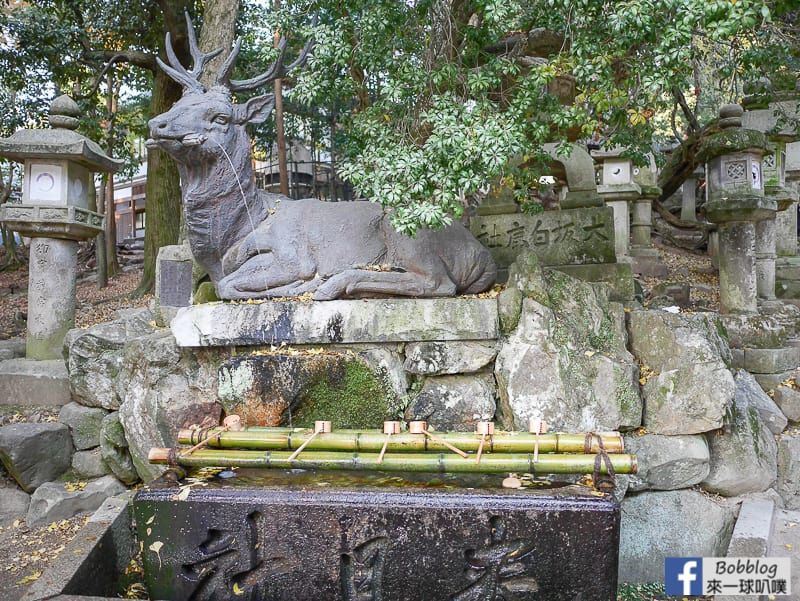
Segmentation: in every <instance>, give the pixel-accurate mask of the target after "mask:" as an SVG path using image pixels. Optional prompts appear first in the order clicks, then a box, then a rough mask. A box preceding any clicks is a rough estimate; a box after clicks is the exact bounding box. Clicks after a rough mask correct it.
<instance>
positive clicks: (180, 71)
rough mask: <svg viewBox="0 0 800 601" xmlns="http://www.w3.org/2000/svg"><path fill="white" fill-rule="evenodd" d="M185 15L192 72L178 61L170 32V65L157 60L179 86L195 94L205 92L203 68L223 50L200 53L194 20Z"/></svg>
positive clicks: (168, 52)
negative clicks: (201, 75)
mask: <svg viewBox="0 0 800 601" xmlns="http://www.w3.org/2000/svg"><path fill="white" fill-rule="evenodd" d="M184 15H185V16H186V29H187V31H188V34H189V52H190V53H191V55H192V60H193V63H194V64H193V66H192V70H191V72H190V71H187V70H186V67H184V66H183V65H181V62H180V60H178V57H177V56H176V55H175V50H174V49H173V48H172V39H171V37H170V34H169V32H167V39H166V51H167V58H168V59H169V65H167V64H166V63H164V61H162V60H161V59H160V58H156V61H157V62H158V66H159V67H161V68H162V69H163V70H164V72H165V73H167V75H169V76H170V77H171V78H172V79H174V80H175V81H177V82H178V83H179V84H181V85H183V87H184V88H186V89H187V90H192V91H194V92H205V89H204V88H203V86H202V84H201V83H200V74H201V73H202V72H203V68H204V67H205V66H206V63H208V61H210V60H211V59H212V58H214V57H215V56H217V55H219V54H220V53H221V52H222V48H218V49H217V50H212V51H211V52H206V53H203V52H200V48H199V47H198V46H197V37H196V36H195V34H194V27H193V26H192V20H191V19H190V18H189V13H188V12H186V13H184ZM237 53H238V49H237Z"/></svg>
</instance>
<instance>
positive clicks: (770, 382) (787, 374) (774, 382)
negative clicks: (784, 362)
mask: <svg viewBox="0 0 800 601" xmlns="http://www.w3.org/2000/svg"><path fill="white" fill-rule="evenodd" d="M793 375H794V371H784V372H782V373H778V374H753V377H754V378H755V379H756V382H758V385H759V386H761V388H762V389H763V390H764V392H766V393H769V391H770V390H772V391H774V390H775V389H776V388H777V387H778V386H780V385H781V384H782V383H783V382H785V381H786V380H788V379H789V378H791V377H792V376H793Z"/></svg>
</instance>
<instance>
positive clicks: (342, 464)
mask: <svg viewBox="0 0 800 601" xmlns="http://www.w3.org/2000/svg"><path fill="white" fill-rule="evenodd" d="M169 453H170V450H169V449H152V450H151V452H150V462H151V463H164V464H166V463H169ZM173 454H174V461H175V463H177V464H178V465H180V466H182V467H255V468H276V469H308V470H358V471H361V470H368V471H390V472H396V471H402V472H439V473H445V472H447V473H498V472H499V473H503V472H522V473H534V474H586V473H591V472H592V471H593V470H594V466H595V459H596V458H597V455H590V454H582V453H581V454H570V455H566V454H555V453H551V454H546V455H539V460H538V461H537V462H534V461H533V453H516V454H511V453H494V454H490V455H483V456H482V457H481V461H480V462H479V463H478V462H476V461H475V457H474V456H470V457H469V458H467V459H464V458H462V457H459V456H458V455H455V454H453V453H449V452H448V453H424V454H423V453H392V454H387V455H385V456H384V458H383V461H382V462H379V461H378V453H344V452H342V453H339V452H333V451H312V450H305V451H303V453H301V454H300V456H298V457H297V458H296V459H293V460H291V461H290V460H289V456H290V455H291V453H290V452H288V451H236V450H214V449H201V450H197V451H194V452H193V453H192V454H191V455H188V456H182V455H181V453H180V449H175V450H174V451H173ZM608 457H609V459H610V460H611V464H612V465H613V466H614V471H615V472H617V473H619V474H631V473H635V472H636V456H635V455H627V454H612V455H609V456H608ZM600 468H601V473H604V474H605V473H607V469H606V465H605V462H600Z"/></svg>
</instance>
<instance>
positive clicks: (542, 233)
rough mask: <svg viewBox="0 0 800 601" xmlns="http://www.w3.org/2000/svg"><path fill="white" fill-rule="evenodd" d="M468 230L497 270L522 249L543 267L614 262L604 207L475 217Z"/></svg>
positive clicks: (610, 216)
mask: <svg viewBox="0 0 800 601" xmlns="http://www.w3.org/2000/svg"><path fill="white" fill-rule="evenodd" d="M470 229H471V230H472V233H473V235H474V236H475V237H476V238H477V239H478V240H479V241H480V242H481V243H482V244H483V245H484V246H486V247H487V248H488V249H489V251H490V252H491V253H492V257H493V258H494V260H495V262H496V263H497V265H498V267H501V268H503V267H508V266H509V265H510V264H511V263H513V262H514V260H515V259H516V258H517V255H519V253H520V252H522V251H524V250H532V251H533V252H534V253H536V255H537V256H538V257H539V261H540V263H541V264H542V265H544V266H553V265H579V264H583V263H613V262H614V261H616V254H615V251H614V218H613V213H612V210H611V209H610V208H607V207H597V208H582V209H565V210H561V211H544V212H543V213H539V214H537V215H524V214H515V215H486V216H478V217H473V218H472V220H471V222H470Z"/></svg>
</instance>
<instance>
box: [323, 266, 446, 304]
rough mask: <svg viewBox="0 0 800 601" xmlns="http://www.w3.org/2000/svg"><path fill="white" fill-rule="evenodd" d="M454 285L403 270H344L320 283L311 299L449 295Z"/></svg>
mask: <svg viewBox="0 0 800 601" xmlns="http://www.w3.org/2000/svg"><path fill="white" fill-rule="evenodd" d="M455 290H456V287H455V284H454V283H453V282H452V281H450V280H446V281H445V282H442V283H439V284H437V283H436V282H435V281H434V280H432V279H431V278H429V277H426V276H424V275H420V274H418V273H412V272H403V271H372V270H368V269H348V270H346V271H342V272H341V273H337V274H336V275H334V276H332V277H331V278H329V279H328V280H327V281H326V282H325V283H323V284H321V285H320V286H319V288H317V291H316V292H315V293H314V300H333V299H337V298H348V297H359V296H381V295H391V296H453V295H454V294H455Z"/></svg>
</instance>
